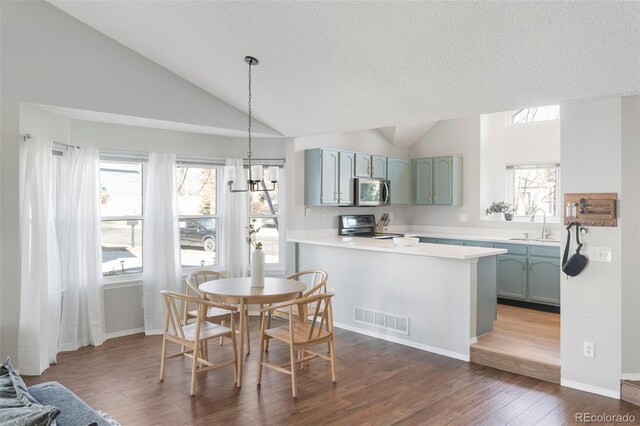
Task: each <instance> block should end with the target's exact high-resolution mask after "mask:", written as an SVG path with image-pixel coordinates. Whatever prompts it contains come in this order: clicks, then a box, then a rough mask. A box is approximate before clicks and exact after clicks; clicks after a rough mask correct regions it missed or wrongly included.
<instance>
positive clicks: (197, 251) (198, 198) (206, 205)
mask: <svg viewBox="0 0 640 426" xmlns="http://www.w3.org/2000/svg"><path fill="white" fill-rule="evenodd" d="M176 175H177V185H176V186H177V191H178V211H179V214H180V221H179V228H180V255H181V258H182V267H183V268H189V267H199V266H210V265H217V264H218V186H217V185H218V168H217V167H216V166H213V165H211V166H188V165H180V166H178V167H177V168H176Z"/></svg>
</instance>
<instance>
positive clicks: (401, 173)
mask: <svg viewBox="0 0 640 426" xmlns="http://www.w3.org/2000/svg"><path fill="white" fill-rule="evenodd" d="M387 177H388V179H389V182H390V186H391V204H409V202H410V198H411V195H410V194H411V164H410V163H409V160H407V159H405V158H394V157H389V158H388V159H387Z"/></svg>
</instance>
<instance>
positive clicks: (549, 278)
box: [529, 256, 560, 306]
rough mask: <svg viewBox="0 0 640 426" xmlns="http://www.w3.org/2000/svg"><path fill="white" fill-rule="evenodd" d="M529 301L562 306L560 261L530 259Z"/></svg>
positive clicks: (553, 259)
mask: <svg viewBox="0 0 640 426" xmlns="http://www.w3.org/2000/svg"><path fill="white" fill-rule="evenodd" d="M529 300H530V301H532V302H539V303H547V304H552V305H558V306H559V305H560V259H555V258H546V257H535V256H530V257H529Z"/></svg>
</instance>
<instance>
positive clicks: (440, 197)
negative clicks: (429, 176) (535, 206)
mask: <svg viewBox="0 0 640 426" xmlns="http://www.w3.org/2000/svg"><path fill="white" fill-rule="evenodd" d="M452 183H453V159H452V158H451V157H438V158H434V159H433V204H440V205H451V204H452V202H453V192H452Z"/></svg>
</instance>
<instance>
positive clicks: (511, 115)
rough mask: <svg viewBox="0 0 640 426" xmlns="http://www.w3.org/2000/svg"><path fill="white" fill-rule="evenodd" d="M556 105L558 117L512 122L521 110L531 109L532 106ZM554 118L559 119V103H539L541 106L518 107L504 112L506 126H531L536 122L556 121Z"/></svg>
mask: <svg viewBox="0 0 640 426" xmlns="http://www.w3.org/2000/svg"><path fill="white" fill-rule="evenodd" d="M555 106H557V107H558V117H556V118H549V119H545V120H534V121H525V122H524V123H516V122H514V120H513V119H514V117H515V116H516V115H517V114H519V113H520V112H521V111H525V110H529V109H533V108H546V107H555ZM556 120H560V105H541V106H537V107H528V108H520V109H518V110H515V111H509V112H507V113H506V121H507V126H508V127H518V126H531V125H534V126H535V125H536V124H540V123H549V122H551V121H556Z"/></svg>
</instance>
